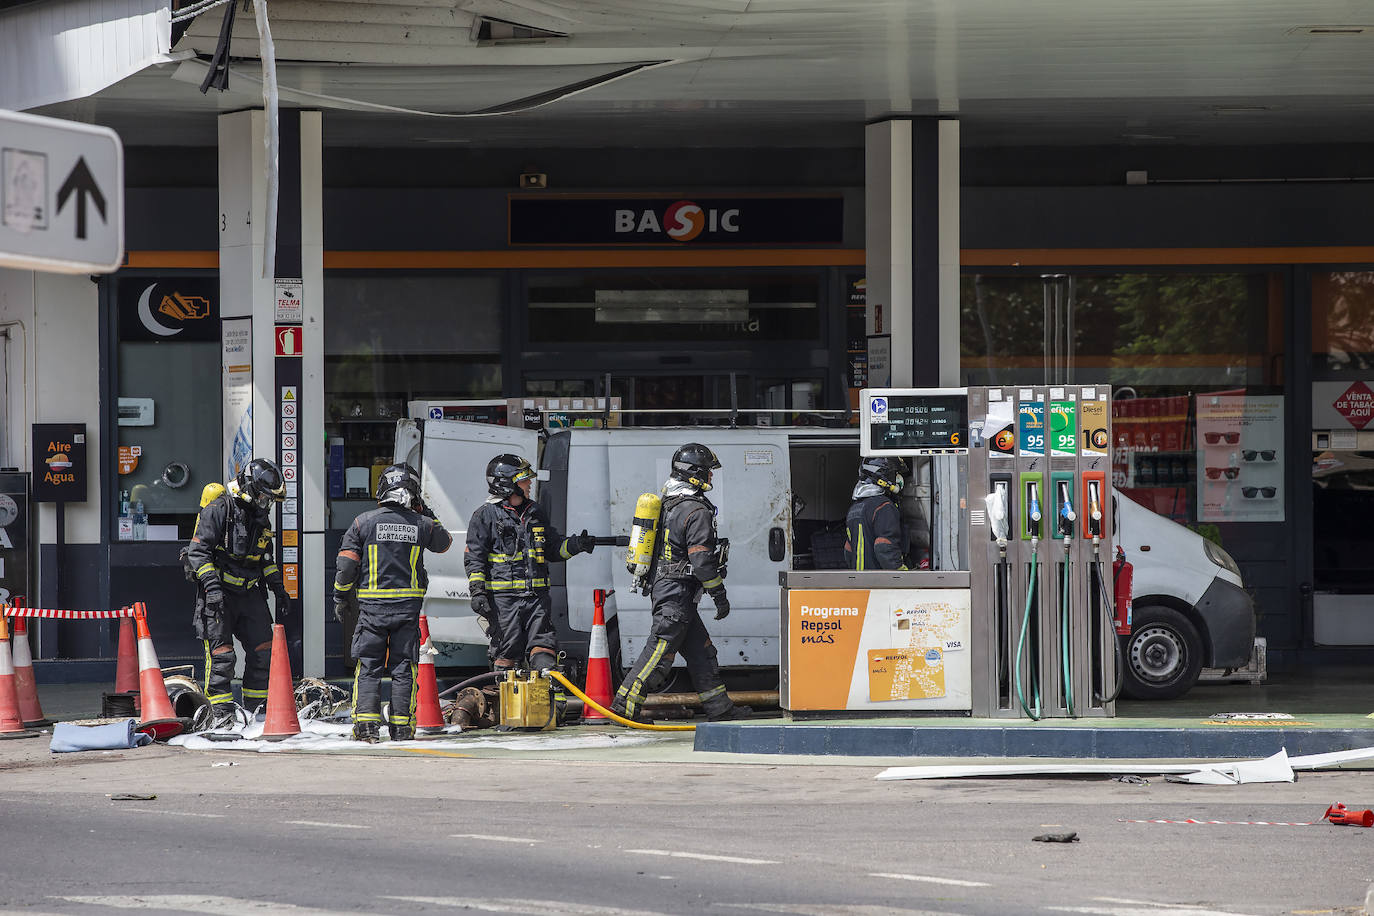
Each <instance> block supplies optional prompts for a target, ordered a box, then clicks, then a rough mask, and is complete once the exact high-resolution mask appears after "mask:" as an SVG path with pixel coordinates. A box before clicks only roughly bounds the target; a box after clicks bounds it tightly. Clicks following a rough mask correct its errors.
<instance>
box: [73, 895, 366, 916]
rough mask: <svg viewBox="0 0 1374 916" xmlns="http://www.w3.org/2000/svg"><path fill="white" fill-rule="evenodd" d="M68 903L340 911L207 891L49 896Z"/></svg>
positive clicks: (307, 913)
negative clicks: (207, 892)
mask: <svg viewBox="0 0 1374 916" xmlns="http://www.w3.org/2000/svg"><path fill="white" fill-rule="evenodd" d="M51 899H54V900H66V901H68V902H70V903H86V904H90V905H91V906H109V907H114V908H116V909H120V910H175V911H177V912H180V913H208V914H211V916H220V914H231V916H237V914H242V913H253V914H255V916H273V914H277V913H281V914H289V916H338V914H341V913H342V912H343V911H341V910H317V909H315V908H314V907H309V906H293V905H292V904H289V903H277V902H275V901H272V900H253V899H251V898H248V897H217V896H214V895H211V894H137V895H135V894H130V895H128V896H122V897H116V896H112V895H106V896H92V897H53V898H51Z"/></svg>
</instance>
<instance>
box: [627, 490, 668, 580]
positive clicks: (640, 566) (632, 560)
mask: <svg viewBox="0 0 1374 916" xmlns="http://www.w3.org/2000/svg"><path fill="white" fill-rule="evenodd" d="M662 511H663V499H662V498H661V497H660V496H659V495H658V494H657V493H641V494H640V496H639V500H638V501H637V502H635V517H634V520H633V521H632V522H631V524H630V544H629V546H628V547H627V548H626V550H625V568H626V570H628V571H629V573H630V575H631V576H632V577H634V581H633V582H632V583H631V584H630V591H632V592H639V593H640V594H644V593H645V592H644V588H645V585H646V583H645V581H644V580H645V577H647V576H648V575H649V568H650V567H651V566H652V565H653V562H654V543H655V541H656V540H657V536H658V520H659V515H660V514H661V513H662Z"/></svg>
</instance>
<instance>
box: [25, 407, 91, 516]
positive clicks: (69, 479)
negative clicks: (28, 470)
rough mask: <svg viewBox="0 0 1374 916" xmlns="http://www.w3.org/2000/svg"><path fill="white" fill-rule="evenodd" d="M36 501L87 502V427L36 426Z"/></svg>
mask: <svg viewBox="0 0 1374 916" xmlns="http://www.w3.org/2000/svg"><path fill="white" fill-rule="evenodd" d="M33 501H34V502H36V503H84V502H85V501H86V424H85V423H35V424H33Z"/></svg>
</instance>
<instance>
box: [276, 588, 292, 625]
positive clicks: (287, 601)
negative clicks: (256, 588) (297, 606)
mask: <svg viewBox="0 0 1374 916" xmlns="http://www.w3.org/2000/svg"><path fill="white" fill-rule="evenodd" d="M276 596H277V617H276V621H277V623H279V624H281V625H282V626H285V625H286V622H287V621H288V620H290V619H291V596H290V595H288V594H287V593H286V590H285V589H282V590H281V591H279V592H276Z"/></svg>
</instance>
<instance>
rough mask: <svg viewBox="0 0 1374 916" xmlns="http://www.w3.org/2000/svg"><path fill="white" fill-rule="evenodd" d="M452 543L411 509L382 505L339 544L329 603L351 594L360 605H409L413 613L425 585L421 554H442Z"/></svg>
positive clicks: (362, 518)
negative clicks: (429, 552)
mask: <svg viewBox="0 0 1374 916" xmlns="http://www.w3.org/2000/svg"><path fill="white" fill-rule="evenodd" d="M452 543H453V535H451V534H449V533H448V529H446V528H445V527H444V526H443V525H441V524H439V522H438V521H436V520H435V519H432V518H430V517H428V516H426V515H422V514H420V513H419V512H416V511H414V510H413V509H403V508H400V507H398V506H390V505H388V506H381V507H379V508H376V509H372V510H371V511H369V512H364V513H363V514H362V515H359V516H358V517H357V518H355V519H354V520H353V524H352V525H349V526H348V530H347V531H345V532H344V536H343V541H342V542H340V544H339V556H340V558H341V561H340V563H339V570H338V574H337V575H336V576H335V578H334V597H335V598H344V599H347V598H348V597H349V595H350V593H351V594H353V595H356V596H357V599H358V601H359V602H360V603H362V604H397V603H399V602H410V603H411V604H413V605H415V606H417V607H418V605H419V602H420V599H422V598H424V597H425V588H426V586H428V585H429V576H428V575H427V574H426V573H425V563H424V552H425V551H426V550H430V551H433V552H434V553H443V552H444V551H446V550H448V548H449V546H450V545H451V544H452ZM343 558H347V559H349V560H353V561H354V562H352V563H346V562H343V561H342V560H343Z"/></svg>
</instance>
